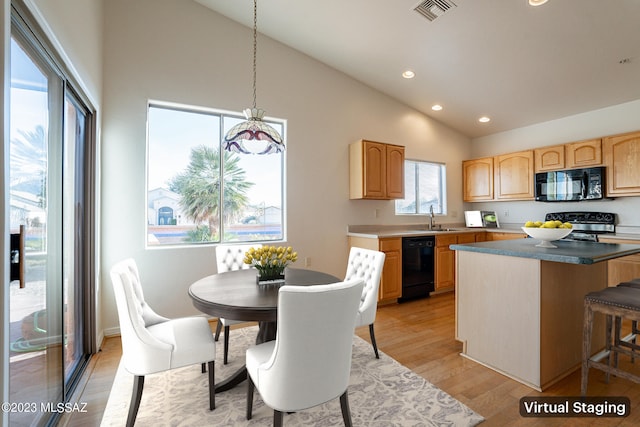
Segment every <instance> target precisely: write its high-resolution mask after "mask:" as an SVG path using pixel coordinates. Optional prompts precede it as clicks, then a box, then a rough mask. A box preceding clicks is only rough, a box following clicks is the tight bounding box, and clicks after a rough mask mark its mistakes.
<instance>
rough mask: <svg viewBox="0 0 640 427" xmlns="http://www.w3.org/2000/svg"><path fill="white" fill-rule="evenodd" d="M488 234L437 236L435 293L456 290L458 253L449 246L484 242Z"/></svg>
mask: <svg viewBox="0 0 640 427" xmlns="http://www.w3.org/2000/svg"><path fill="white" fill-rule="evenodd" d="M487 234H488V233H486V232H484V231H481V232H478V233H460V234H441V235H436V250H435V270H436V271H435V273H436V277H435V280H434V282H435V286H434V288H435V291H436V292H443V291H449V290H454V289H455V284H456V252H455V251H454V250H452V249H449V245H455V244H463V243H475V242H483V241H485V239H486V235H487Z"/></svg>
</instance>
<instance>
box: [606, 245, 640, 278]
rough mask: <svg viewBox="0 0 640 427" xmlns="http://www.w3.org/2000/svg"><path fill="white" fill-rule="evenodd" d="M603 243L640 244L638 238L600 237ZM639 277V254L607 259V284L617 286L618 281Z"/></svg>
mask: <svg viewBox="0 0 640 427" xmlns="http://www.w3.org/2000/svg"><path fill="white" fill-rule="evenodd" d="M600 242H603V243H622V244H625V243H626V244H630V245H640V240H623V239H607V238H601V239H600ZM638 277H640V254H634V255H628V256H625V257H620V258H615V259H612V260H609V261H607V284H608V285H609V286H618V283H620V282H627V281H629V280H631V279H637V278H638Z"/></svg>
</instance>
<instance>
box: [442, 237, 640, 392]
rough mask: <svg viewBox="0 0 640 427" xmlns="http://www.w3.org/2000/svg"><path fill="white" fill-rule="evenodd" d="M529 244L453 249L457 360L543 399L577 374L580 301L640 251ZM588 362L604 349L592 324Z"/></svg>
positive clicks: (599, 322)
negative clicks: (610, 267) (610, 263)
mask: <svg viewBox="0 0 640 427" xmlns="http://www.w3.org/2000/svg"><path fill="white" fill-rule="evenodd" d="M538 243H539V241H538V240H535V239H517V240H507V241H493V242H480V243H470V244H457V245H451V249H453V250H455V251H456V265H457V271H456V339H457V340H459V341H461V342H462V343H463V350H462V354H463V356H465V357H467V358H469V359H472V360H474V361H476V362H478V363H481V364H482V365H485V366H487V367H489V368H492V369H494V370H496V371H498V372H500V373H502V374H504V375H507V376H509V377H511V378H513V379H515V380H517V381H520V382H521V383H523V384H526V385H528V386H529V387H532V388H534V389H536V390H539V391H542V390H544V389H545V388H547V387H549V386H550V385H551V384H553V383H555V382H556V381H558V380H560V379H562V378H564V377H565V376H567V375H569V374H570V373H571V372H573V371H574V370H576V369H578V368H579V366H580V363H581V359H582V318H583V300H584V295H585V294H587V293H589V292H591V291H596V290H600V289H602V288H604V287H606V286H607V263H606V262H604V261H607V260H609V259H614V258H618V257H622V256H626V255H631V254H635V253H640V245H631V244H613V243H591V242H571V241H555V242H554V245H556V246H558V247H557V248H540V247H536V246H535V245H536V244H538ZM594 324H595V327H594V335H593V338H592V354H593V353H595V352H597V351H599V350H601V349H602V347H603V346H604V319H599V318H596V322H595V323H594Z"/></svg>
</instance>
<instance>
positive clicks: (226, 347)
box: [224, 326, 229, 365]
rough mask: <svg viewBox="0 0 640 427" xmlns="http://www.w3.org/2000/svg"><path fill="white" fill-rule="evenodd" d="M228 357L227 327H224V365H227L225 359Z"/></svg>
mask: <svg viewBox="0 0 640 427" xmlns="http://www.w3.org/2000/svg"><path fill="white" fill-rule="evenodd" d="M228 357H229V327H228V326H225V327H224V364H225V365H226V364H227V358H228Z"/></svg>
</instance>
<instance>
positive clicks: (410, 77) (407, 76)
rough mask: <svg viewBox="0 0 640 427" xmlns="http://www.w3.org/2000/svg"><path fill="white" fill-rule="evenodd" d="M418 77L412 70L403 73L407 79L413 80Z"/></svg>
mask: <svg viewBox="0 0 640 427" xmlns="http://www.w3.org/2000/svg"><path fill="white" fill-rule="evenodd" d="M415 76H416V73H414V72H413V71H411V70H407V71H405V72H403V73H402V77H404V78H405V79H412V78H414V77H415Z"/></svg>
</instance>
